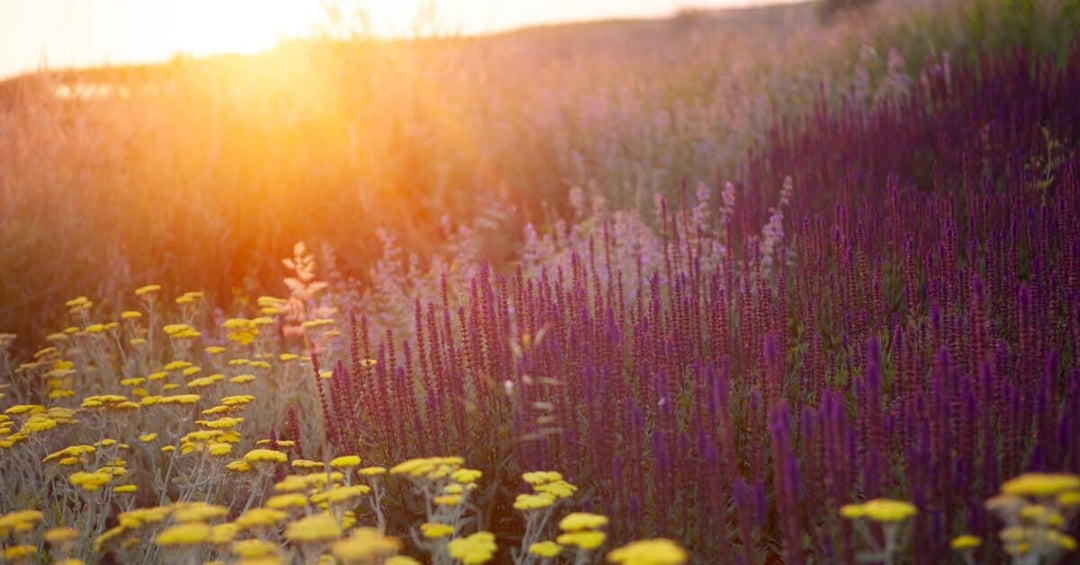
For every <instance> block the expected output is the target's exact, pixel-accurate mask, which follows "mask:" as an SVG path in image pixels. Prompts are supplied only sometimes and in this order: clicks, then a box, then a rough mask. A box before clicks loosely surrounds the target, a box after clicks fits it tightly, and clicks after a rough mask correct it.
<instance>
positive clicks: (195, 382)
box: [187, 375, 224, 388]
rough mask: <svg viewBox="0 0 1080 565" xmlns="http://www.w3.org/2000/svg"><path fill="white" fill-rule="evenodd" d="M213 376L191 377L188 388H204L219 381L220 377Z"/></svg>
mask: <svg viewBox="0 0 1080 565" xmlns="http://www.w3.org/2000/svg"><path fill="white" fill-rule="evenodd" d="M213 377H214V376H213V375H211V376H209V377H199V378H197V379H191V380H190V381H188V382H187V387H188V388H204V387H208V386H210V385H212V384H214V383H215V382H217V381H218V380H219V379H215V378H213ZM222 377H224V375H222Z"/></svg>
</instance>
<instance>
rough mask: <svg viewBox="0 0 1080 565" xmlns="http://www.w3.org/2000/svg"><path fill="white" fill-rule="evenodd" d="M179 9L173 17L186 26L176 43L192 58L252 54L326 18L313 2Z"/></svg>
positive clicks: (257, 1) (260, 0)
mask: <svg viewBox="0 0 1080 565" xmlns="http://www.w3.org/2000/svg"><path fill="white" fill-rule="evenodd" d="M181 5H183V6H184V8H183V11H177V12H176V15H178V16H180V18H181V19H182V20H183V21H184V23H185V24H186V25H184V26H180V27H179V29H177V31H176V33H177V34H178V35H179V37H177V38H176V39H177V40H178V41H177V42H178V43H180V44H182V45H186V46H188V49H187V50H188V52H190V53H191V54H192V55H209V54H217V53H255V52H258V51H262V50H264V49H268V48H270V47H273V46H274V45H276V44H277V43H278V42H279V41H280V40H282V39H284V38H290V37H300V36H305V35H309V34H311V33H312V32H313V31H314V30H315V29H317V26H318V25H319V24H320V22H321V21H322V20H323V19H324V18H325V13H324V11H323V7H322V5H321V4H320V3H319V2H317V1H314V0H310V1H289V0H233V1H229V2H217V1H204V0H194V1H192V0H188V2H185V3H182V4H181ZM169 6H170V4H165V5H164V9H166V10H168V9H170V8H169ZM174 29H175V28H174Z"/></svg>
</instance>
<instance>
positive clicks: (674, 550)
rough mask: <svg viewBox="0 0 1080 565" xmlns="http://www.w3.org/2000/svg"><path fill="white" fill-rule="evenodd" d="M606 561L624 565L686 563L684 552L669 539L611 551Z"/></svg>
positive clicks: (660, 539)
mask: <svg viewBox="0 0 1080 565" xmlns="http://www.w3.org/2000/svg"><path fill="white" fill-rule="evenodd" d="M607 558H608V561H612V562H615V563H623V564H624V565H681V564H682V563H686V560H687V558H688V557H687V555H686V550H685V549H683V548H682V547H680V546H679V544H677V543H675V542H673V541H671V540H669V539H663V538H658V539H648V540H641V541H636V542H633V543H630V544H627V545H624V546H622V547H620V548H618V549H613V550H611V552H609V553H608V555H607Z"/></svg>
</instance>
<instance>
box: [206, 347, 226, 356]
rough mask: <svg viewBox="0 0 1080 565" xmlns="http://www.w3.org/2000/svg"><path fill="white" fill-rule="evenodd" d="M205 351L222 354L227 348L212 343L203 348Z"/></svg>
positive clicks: (209, 353)
mask: <svg viewBox="0 0 1080 565" xmlns="http://www.w3.org/2000/svg"><path fill="white" fill-rule="evenodd" d="M203 351H205V352H206V354H207V355H220V354H222V353H225V348H224V347H222V346H220V345H211V346H208V347H207V348H206V349H203Z"/></svg>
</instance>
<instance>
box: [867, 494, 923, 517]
mask: <svg viewBox="0 0 1080 565" xmlns="http://www.w3.org/2000/svg"><path fill="white" fill-rule="evenodd" d="M863 512H864V513H865V514H866V517H867V518H869V519H871V520H873V521H875V522H901V521H903V520H906V519H908V518H910V517H912V516H914V515H915V513H916V509H915V506H914V505H913V504H911V503H909V502H904V501H902V500H891V499H887V498H875V499H874V500H871V501H868V502H867V503H866V504H863Z"/></svg>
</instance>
